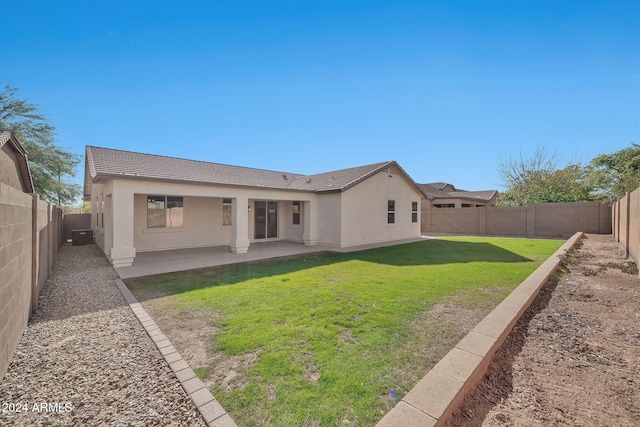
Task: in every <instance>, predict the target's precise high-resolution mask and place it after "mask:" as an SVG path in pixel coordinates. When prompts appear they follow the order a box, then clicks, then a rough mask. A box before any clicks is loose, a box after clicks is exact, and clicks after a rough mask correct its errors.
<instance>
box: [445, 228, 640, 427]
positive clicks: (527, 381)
mask: <svg viewBox="0 0 640 427" xmlns="http://www.w3.org/2000/svg"><path fill="white" fill-rule="evenodd" d="M563 268H564V273H563V274H560V275H559V276H557V278H556V280H555V281H551V282H550V283H548V284H547V285H546V286H545V288H544V289H543V290H542V292H541V293H540V295H539V296H538V298H537V299H536V300H535V301H534V303H533V304H532V306H531V307H530V309H529V310H528V311H527V312H526V313H525V315H524V316H523V318H522V319H521V320H520V321H519V322H518V324H517V325H516V327H515V328H514V330H513V332H512V333H511V334H510V336H509V337H508V338H507V340H506V341H505V343H504V345H503V346H502V348H501V349H500V350H498V352H497V353H496V355H495V356H494V359H493V361H492V364H491V366H490V368H489V371H488V373H487V375H486V376H485V377H484V379H483V381H482V382H481V383H480V384H479V385H478V387H477V388H476V389H475V390H474V391H472V392H471V393H470V394H469V395H468V396H467V398H466V399H465V401H464V402H463V405H462V406H461V407H460V409H459V410H458V411H456V413H455V415H454V419H453V420H452V421H451V425H455V426H480V425H483V426H523V425H526V426H530V425H534V426H535V425H539V426H549V425H583V426H600V425H617V426H636V425H640V400H639V399H638V396H640V327H639V320H640V279H639V278H638V276H637V269H636V268H635V264H634V263H631V262H629V260H628V259H625V256H624V252H623V251H622V250H621V249H620V247H619V246H618V244H617V243H615V242H614V241H613V239H612V238H611V236H602V235H588V236H587V237H586V238H585V239H584V240H583V241H582V246H581V247H579V248H577V249H576V250H575V251H572V252H571V253H569V254H567V255H566V256H564V257H563Z"/></svg>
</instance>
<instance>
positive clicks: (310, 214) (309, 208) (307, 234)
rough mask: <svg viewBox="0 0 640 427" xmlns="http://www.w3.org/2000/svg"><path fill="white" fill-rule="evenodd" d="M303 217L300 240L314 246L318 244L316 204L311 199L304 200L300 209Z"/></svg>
mask: <svg viewBox="0 0 640 427" xmlns="http://www.w3.org/2000/svg"><path fill="white" fill-rule="evenodd" d="M302 218H303V219H304V234H303V235H302V240H304V244H305V245H307V246H315V245H317V244H318V204H317V203H313V202H311V201H308V202H304V209H303V211H302Z"/></svg>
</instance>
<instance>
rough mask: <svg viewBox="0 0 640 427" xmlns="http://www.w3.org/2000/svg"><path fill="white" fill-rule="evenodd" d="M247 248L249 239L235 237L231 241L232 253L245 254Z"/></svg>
mask: <svg viewBox="0 0 640 427" xmlns="http://www.w3.org/2000/svg"><path fill="white" fill-rule="evenodd" d="M248 250H249V240H244V239H237V240H234V241H232V242H231V252H233V253H234V254H246V253H247V251H248Z"/></svg>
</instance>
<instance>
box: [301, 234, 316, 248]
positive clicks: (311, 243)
mask: <svg viewBox="0 0 640 427" xmlns="http://www.w3.org/2000/svg"><path fill="white" fill-rule="evenodd" d="M302 240H304V244H305V245H306V246H316V245H317V244H318V240H317V239H310V238H309V236H302Z"/></svg>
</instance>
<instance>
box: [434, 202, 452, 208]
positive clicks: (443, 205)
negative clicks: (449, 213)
mask: <svg viewBox="0 0 640 427" xmlns="http://www.w3.org/2000/svg"><path fill="white" fill-rule="evenodd" d="M433 207H434V208H455V207H456V205H455V203H445V204H440V205H433Z"/></svg>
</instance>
